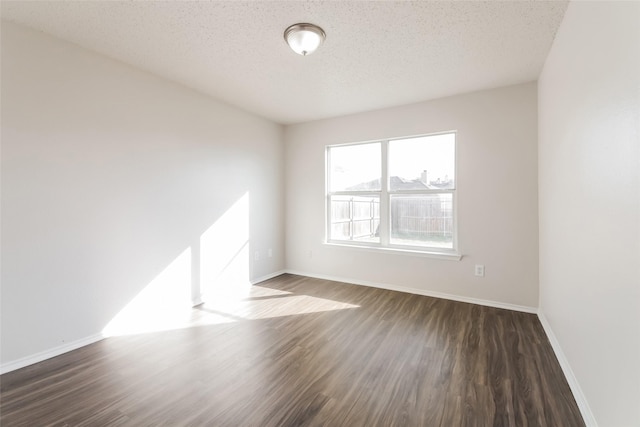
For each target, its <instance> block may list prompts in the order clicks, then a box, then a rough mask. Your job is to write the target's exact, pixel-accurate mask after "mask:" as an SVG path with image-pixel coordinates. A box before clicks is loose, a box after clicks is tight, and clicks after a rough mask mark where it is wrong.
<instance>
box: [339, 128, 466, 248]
mask: <svg viewBox="0 0 640 427" xmlns="http://www.w3.org/2000/svg"><path fill="white" fill-rule="evenodd" d="M455 139H456V134H455V133H454V132H449V133H442V134H435V135H425V136H417V137H408V138H397V139H388V140H381V141H373V142H365V143H355V144H345V145H332V146H328V147H327V241H328V242H329V243H340V244H349V245H354V246H368V247H380V248H390V249H405V250H412V251H423V252H436V253H455V251H456V228H455V225H456V224H455V223H456V221H455V189H456V181H455V145H456V144H455Z"/></svg>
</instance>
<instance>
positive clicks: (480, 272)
mask: <svg viewBox="0 0 640 427" xmlns="http://www.w3.org/2000/svg"><path fill="white" fill-rule="evenodd" d="M475 271H476V276H479V277H483V276H484V265H480V264H476V270H475Z"/></svg>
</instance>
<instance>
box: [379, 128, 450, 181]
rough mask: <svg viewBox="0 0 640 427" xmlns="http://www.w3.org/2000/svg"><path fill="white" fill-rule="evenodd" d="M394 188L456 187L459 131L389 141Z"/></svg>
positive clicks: (390, 179) (390, 172)
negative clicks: (456, 145)
mask: <svg viewBox="0 0 640 427" xmlns="http://www.w3.org/2000/svg"><path fill="white" fill-rule="evenodd" d="M389 187H390V189H391V191H402V190H426V189H432V190H433V189H453V188H455V134H453V133H447V134H442V135H431V136H423V137H419V138H409V139H399V140H394V141H389Z"/></svg>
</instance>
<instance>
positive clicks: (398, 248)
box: [325, 131, 461, 260]
mask: <svg viewBox="0 0 640 427" xmlns="http://www.w3.org/2000/svg"><path fill="white" fill-rule="evenodd" d="M444 134H453V135H454V165H455V168H454V169H455V171H454V173H455V176H454V183H455V187H454V188H453V189H425V190H393V191H392V190H391V189H390V185H389V178H390V177H389V173H388V171H389V162H388V153H389V142H392V141H398V140H405V139H412V138H420V137H429V136H436V135H444ZM376 143H377V144H380V149H381V177H380V178H381V186H380V191H333V192H332V191H330V178H331V177H330V173H331V164H330V162H331V156H330V151H331V149H332V148H334V147H345V146H354V145H366V144H376ZM457 147H458V135H457V132H456V131H447V132H439V133H431V134H424V135H415V136H405V137H398V138H389V139H381V140H373V141H364V142H355V143H347V144H335V145H328V146H326V147H325V166H326V167H325V219H326V221H325V227H326V229H325V236H326V237H325V239H326V240H325V243H326V244H329V245H335V246H343V247H354V248H362V249H365V250H373V251H391V252H395V253H408V254H418V255H426V256H434V257H436V258H444V259H456V260H459V259H461V256H460V255H459V254H458V221H457V218H458V209H457V191H456V190H457V188H458V179H457V175H458V168H457V157H458V156H457V152H458V151H457ZM411 194H421V195H427V194H451V198H452V216H453V218H452V222H453V230H452V248H441V247H435V246H422V245H399V244H393V243H391V238H390V237H391V230H390V228H391V196H394V195H411ZM332 196H354V197H367V196H376V197H379V200H380V218H379V222H380V227H379V240H380V241H379V242H363V241H355V240H337V239H331V226H332V222H331V197H332Z"/></svg>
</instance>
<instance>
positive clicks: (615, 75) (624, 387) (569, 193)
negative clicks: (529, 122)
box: [539, 2, 640, 427]
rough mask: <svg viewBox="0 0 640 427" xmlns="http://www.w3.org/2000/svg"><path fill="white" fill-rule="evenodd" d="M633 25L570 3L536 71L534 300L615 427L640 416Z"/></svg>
mask: <svg viewBox="0 0 640 427" xmlns="http://www.w3.org/2000/svg"><path fill="white" fill-rule="evenodd" d="M639 23H640V3H638V2H626V3H619V2H572V3H571V4H570V5H569V8H568V9H567V12H566V15H565V18H564V21H563V23H562V25H561V27H560V30H559V32H558V34H557V36H556V39H555V42H554V45H553V47H552V49H551V52H550V54H549V57H548V58H547V61H546V64H545V67H544V70H543V72H542V75H541V77H540V81H539V135H540V143H539V163H540V164H539V192H540V309H541V313H542V315H543V316H544V317H546V319H547V321H548V324H549V325H550V328H551V330H552V334H553V335H555V337H556V338H557V341H558V343H559V346H560V348H561V350H560V351H561V353H564V357H566V360H567V361H568V364H569V365H570V368H569V369H570V370H571V371H573V375H575V379H576V380H577V383H578V388H579V389H577V390H575V391H574V394H576V397H577V398H578V399H579V400H580V399H584V398H586V401H587V403H588V407H590V408H591V411H592V413H593V417H595V420H596V422H597V423H598V424H599V425H601V426H611V427H617V426H632V425H633V426H637V425H640V406H639V405H638V403H639V402H640V364H639V361H640V137H639V130H640V25H639ZM561 357H562V356H561ZM570 376H571V375H570ZM580 389H581V391H580ZM587 409H588V408H587ZM587 412H588V410H587ZM586 415H587V416H586V418H587V420H588V421H590V420H591V422H592V424H595V423H594V422H593V421H592V418H591V415H590V414H588V413H587V414H586Z"/></svg>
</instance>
